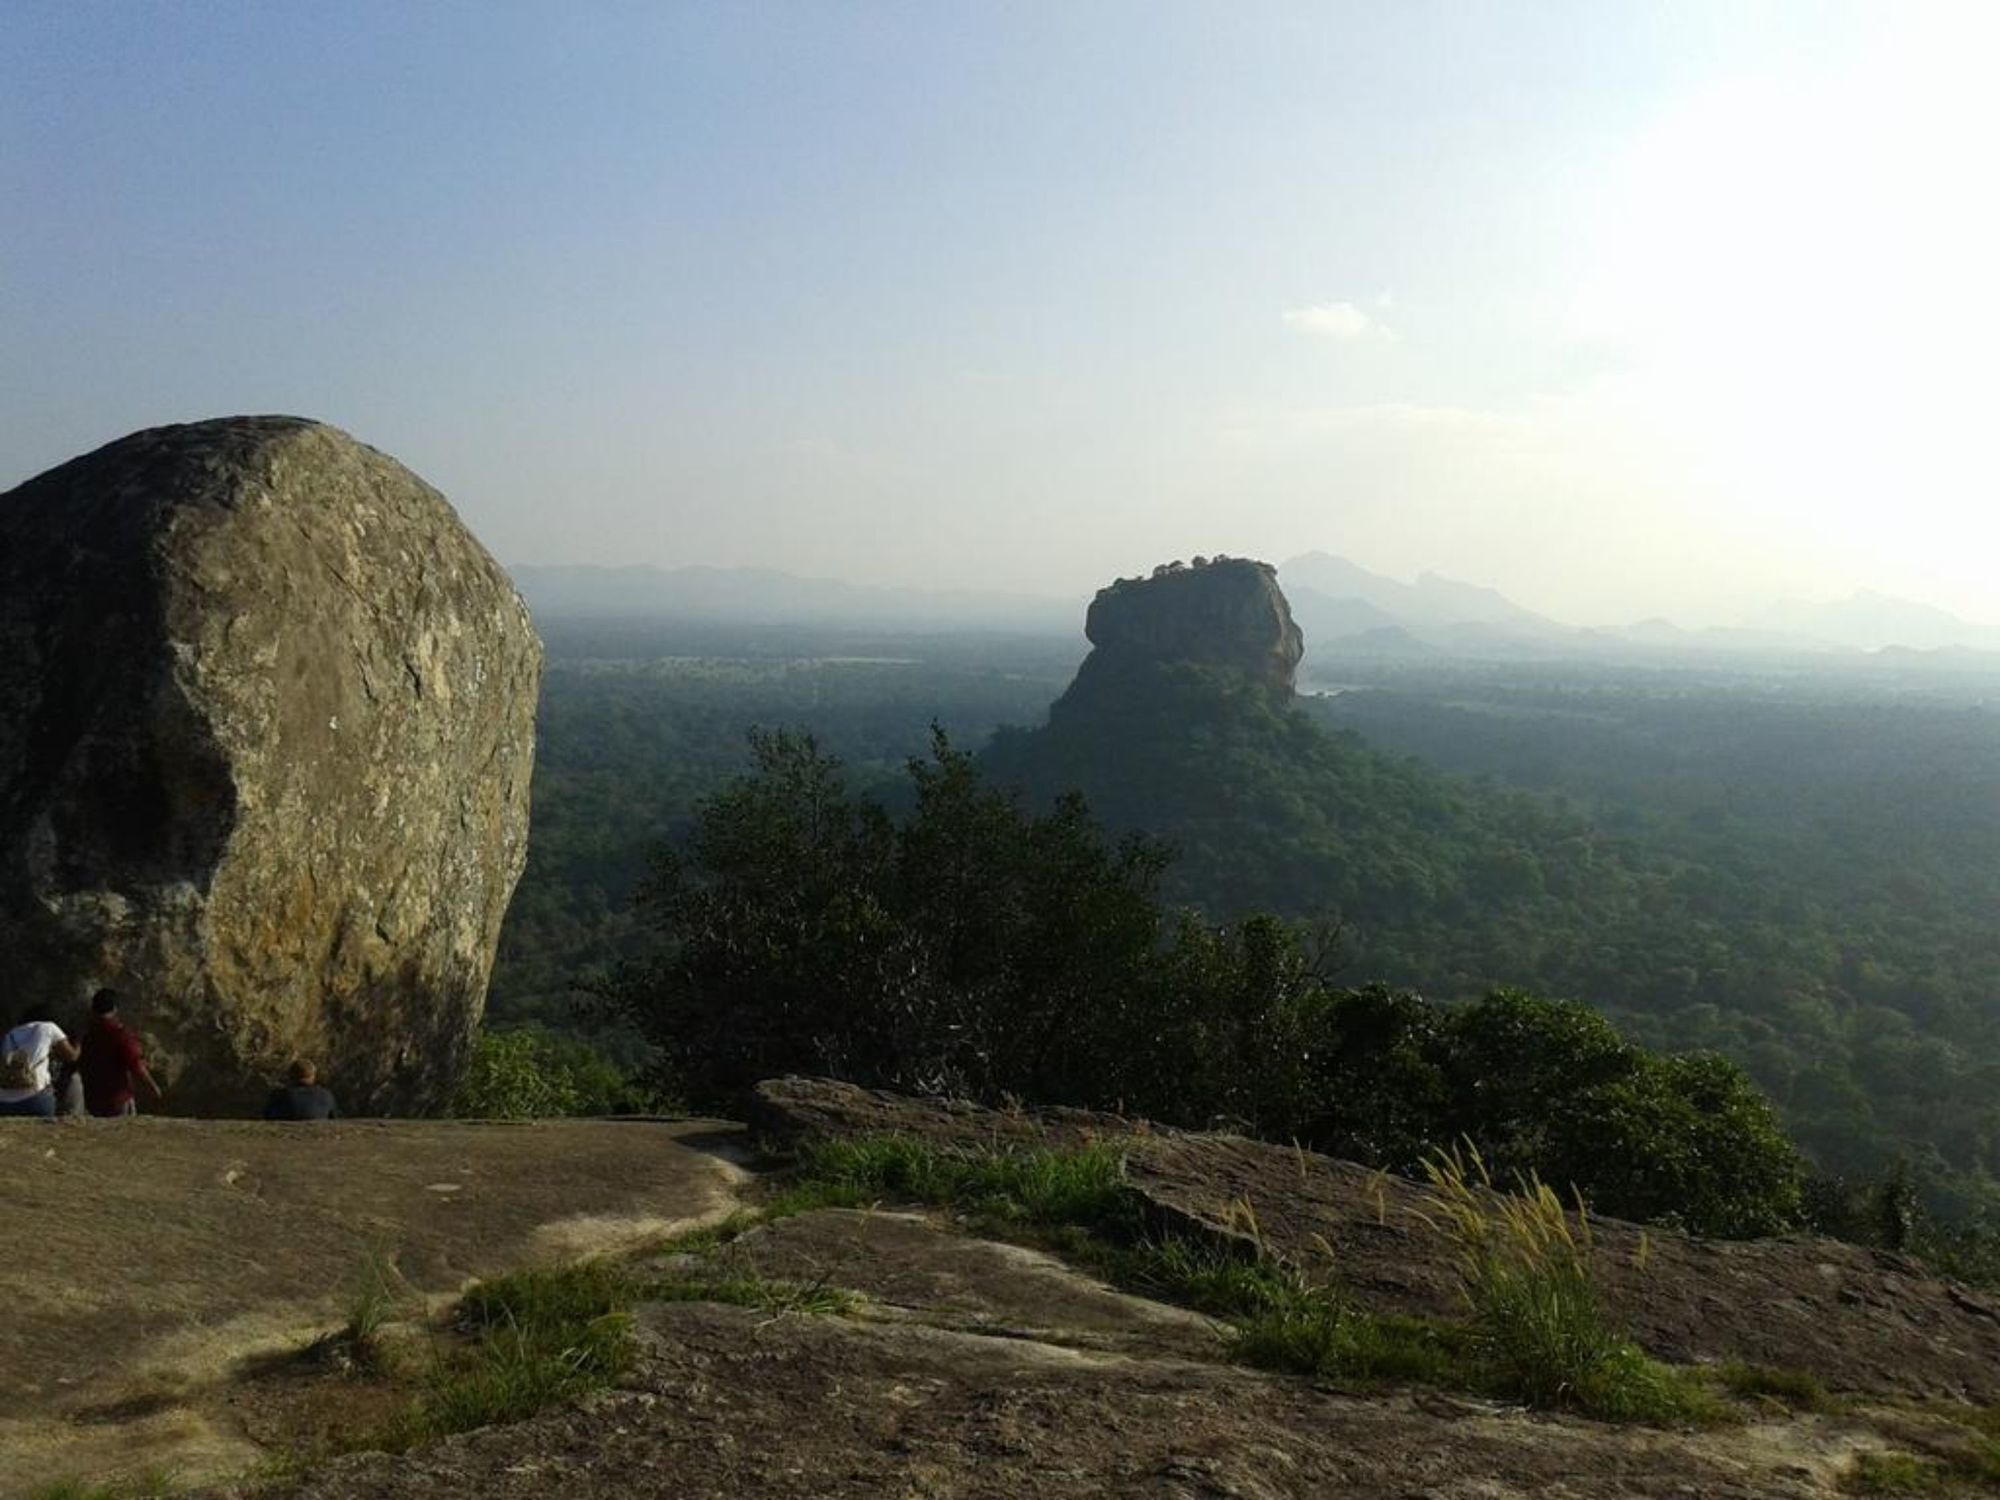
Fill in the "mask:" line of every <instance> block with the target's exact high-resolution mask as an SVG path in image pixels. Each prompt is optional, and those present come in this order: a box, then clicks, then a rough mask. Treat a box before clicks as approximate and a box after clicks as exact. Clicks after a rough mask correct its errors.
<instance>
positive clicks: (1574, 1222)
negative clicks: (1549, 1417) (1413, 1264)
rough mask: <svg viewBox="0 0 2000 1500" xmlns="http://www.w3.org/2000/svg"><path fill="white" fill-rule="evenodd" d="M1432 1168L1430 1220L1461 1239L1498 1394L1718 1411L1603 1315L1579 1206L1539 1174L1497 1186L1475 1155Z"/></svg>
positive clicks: (1610, 1412)
mask: <svg viewBox="0 0 2000 1500" xmlns="http://www.w3.org/2000/svg"><path fill="white" fill-rule="evenodd" d="M1425 1170H1426V1173H1427V1175H1428V1176H1429V1178H1430V1183H1431V1190H1432V1191H1431V1198H1430V1220H1429V1221H1430V1222H1431V1223H1432V1224H1433V1225H1435V1226H1437V1227H1440V1228H1442V1229H1443V1231H1444V1232H1445V1233H1446V1234H1447V1235H1449V1236H1450V1238H1451V1239H1452V1241H1453V1243H1454V1245H1455V1248H1456V1252H1457V1255H1456V1260H1457V1271H1458V1277H1459V1284H1460V1287H1461V1289H1462V1291H1463V1292H1464V1295H1465V1300H1466V1304H1467V1307H1468V1308H1469V1310H1470V1312H1471V1315H1472V1333H1473V1338H1474V1340H1475V1342H1476V1346H1477V1353H1478V1356H1479V1358H1480V1359H1481V1361H1482V1362H1483V1364H1484V1365H1485V1368H1486V1372H1487V1376H1488V1378H1489V1380H1490V1381H1491V1382H1492V1383H1493V1385H1494V1386H1495V1387H1496V1388H1497V1389H1498V1390H1499V1391H1501V1392H1502V1393H1503V1394H1505V1395H1508V1396H1511V1397H1512V1398H1514V1399H1516V1400H1519V1401H1522V1402H1525V1403H1526V1404H1528V1405H1530V1406H1537V1407H1574V1408H1576V1409H1577V1410H1580V1411H1584V1412H1587V1413H1589V1414H1591V1415H1593V1416H1600V1417H1604V1418H1607V1419H1610V1420H1613V1421H1678V1420H1686V1419H1689V1418H1694V1417H1703V1416H1708V1415H1711V1414H1713V1412H1714V1410H1715V1403H1714V1401H1713V1398H1712V1397H1707V1396H1706V1395H1705V1393H1704V1392H1703V1391H1702V1390H1701V1388H1700V1386H1699V1384H1698V1382H1696V1381H1695V1380H1694V1379H1693V1378H1692V1377H1690V1376H1689V1375H1687V1374H1686V1373H1685V1372H1679V1371H1674V1370H1669V1369H1668V1368H1666V1367H1665V1366H1663V1365H1659V1364H1656V1363H1654V1362H1653V1361H1651V1360H1649V1359H1647V1358H1646V1357H1645V1355H1644V1354H1643V1353H1641V1352H1640V1350H1639V1349H1638V1348H1637V1347H1636V1346H1635V1345H1633V1344H1632V1342H1631V1341H1630V1340H1629V1339H1627V1338H1626V1337H1624V1335H1622V1334H1621V1333H1619V1332H1618V1331H1617V1330H1616V1329H1614V1328H1613V1327H1612V1326H1611V1324H1610V1322H1609V1320H1608V1319H1607V1318H1606V1317H1605V1314H1604V1310H1603V1308H1602V1306H1601V1304H1600V1302H1599V1300H1598V1296H1597V1288H1596V1286H1595V1284H1594V1282H1593V1281H1592V1279H1591V1270H1590V1259H1591V1254H1592V1251H1593V1248H1594V1246H1593V1241H1592V1237H1591V1231H1590V1220H1589V1217H1588V1215H1586V1214H1585V1213H1584V1212H1583V1211H1582V1208H1581V1206H1579V1208H1578V1210H1577V1212H1576V1214H1575V1215H1574V1217H1573V1218H1572V1215H1571V1214H1570V1213H1569V1212H1568V1211H1566V1210H1565V1209H1564V1207H1563V1204H1562V1200H1561V1199H1560V1198H1558V1197H1557V1196H1556V1195H1555V1193H1554V1191H1553V1190H1552V1189H1551V1188H1550V1187H1549V1186H1548V1185H1547V1184H1546V1183H1543V1182H1540V1181H1538V1180H1536V1179H1535V1178H1533V1177H1529V1178H1528V1179H1526V1180H1525V1181H1524V1182H1523V1183H1522V1185H1521V1191H1520V1192H1517V1193H1497V1192H1495V1191H1494V1189H1493V1185H1492V1181H1491V1178H1490V1176H1489V1175H1488V1173H1487V1170H1486V1165H1485V1163H1484V1162H1483V1161H1482V1160H1481V1159H1480V1157H1479V1154H1478V1153H1477V1152H1476V1151H1470V1152H1460V1151H1457V1150H1453V1151H1450V1152H1446V1153H1441V1154H1438V1155H1435V1156H1433V1157H1431V1158H1430V1159H1429V1160H1428V1161H1427V1162H1426V1163H1425Z"/></svg>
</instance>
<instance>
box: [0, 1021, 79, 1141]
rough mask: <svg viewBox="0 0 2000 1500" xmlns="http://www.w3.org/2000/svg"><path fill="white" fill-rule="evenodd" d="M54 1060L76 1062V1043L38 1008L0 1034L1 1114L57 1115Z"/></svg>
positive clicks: (50, 1116) (2, 1115) (45, 1116)
mask: <svg viewBox="0 0 2000 1500" xmlns="http://www.w3.org/2000/svg"><path fill="white" fill-rule="evenodd" d="M55 1059H60V1060H61V1061H63V1062H75V1061H76V1059H77V1046H76V1043H75V1042H72V1041H71V1040H70V1039H69V1038H68V1037H67V1036H65V1035H64V1034H63V1029H62V1027H60V1026H58V1025H56V1023H55V1022H54V1021H52V1020H50V1019H49V1013H48V1012H47V1011H46V1010H43V1009H40V1008H39V1007H37V1008H35V1009H32V1010H30V1011H28V1012H27V1014H25V1015H23V1016H22V1017H21V1019H20V1021H19V1023H18V1024H16V1025H15V1027H14V1029H13V1030H12V1031H10V1032H8V1033H7V1034H6V1035H5V1036H0V1117H4V1116H8V1115H26V1116H30V1117H37V1118H41V1119H46V1120H53V1119H54V1118H55V1117H56V1091H55V1086H54V1085H55V1077H54V1070H53V1067H52V1061H53V1060H55Z"/></svg>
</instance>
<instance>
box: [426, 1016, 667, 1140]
mask: <svg viewBox="0 0 2000 1500" xmlns="http://www.w3.org/2000/svg"><path fill="white" fill-rule="evenodd" d="M657 1102H658V1101H657V1099H656V1098H655V1097H654V1095H653V1094H652V1093H651V1092H650V1091H649V1090H648V1089H647V1088H646V1087H645V1086H644V1085H643V1084H640V1083H639V1082H637V1081H636V1080H634V1079H632V1078H631V1077H629V1076H627V1074H626V1073H625V1072H624V1071H623V1070H622V1069H620V1068H618V1067H617V1066H615V1065H614V1064H613V1063H611V1062H610V1061H609V1060H607V1059H606V1058H605V1056H604V1054H603V1053H601V1052H599V1051H598V1050H597V1049H596V1048H595V1047H592V1046H591V1045H590V1044H589V1043H588V1042H586V1041H583V1040H582V1039H581V1038H578V1037H574V1036H566V1035H561V1034H558V1033H553V1032H549V1031H545V1030H543V1029H541V1028H540V1027H534V1026H522V1027H516V1028H513V1029H511V1030H505V1031H483V1032H481V1033H480V1034H479V1036H478V1037H477V1038H475V1039H474V1041H473V1047H472V1060H471V1062H470V1063H469V1064H468V1065H467V1067H466V1070H465V1076H464V1077H463V1078H461V1079H460V1080H459V1084H458V1091H457V1093H455V1094H454V1095H453V1096H452V1101H451V1112H452V1114H454V1115H456V1116H457V1117H458V1118H459V1119H461V1120H546V1119H554V1118H559V1117H562V1116H594V1115H626V1114H646V1113H649V1112H650V1111H651V1110H652V1109H653V1107H654V1106H655V1104H656V1103H657Z"/></svg>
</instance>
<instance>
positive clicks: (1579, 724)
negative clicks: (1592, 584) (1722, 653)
mask: <svg viewBox="0 0 2000 1500" xmlns="http://www.w3.org/2000/svg"><path fill="white" fill-rule="evenodd" d="M1996 699H2000V681H1996V680H1995V679H1993V678H1987V679H1984V680H1983V681H1981V680H1969V681H1963V682H1954V681H1952V680H1950V679H1946V680H1944V681H1943V682H1932V681H1930V680H1928V679H1925V680H1922V681H1910V680H1903V679H1895V678H1889V679H1887V680H1880V679H1877V678H1868V679H1857V678H1852V677H1849V678H1839V677H1831V676H1829V677H1826V678H1820V679H1805V680H1802V681H1794V680H1781V681H1777V682H1763V681H1742V680H1723V681H1714V682H1709V681H1704V680H1702V679H1699V678H1695V677H1692V676H1691V675H1689V674H1667V673H1658V674H1652V675H1650V676H1633V675H1622V674H1621V675H1615V676H1614V675H1611V674H1601V675H1596V676H1594V677H1593V676H1589V675H1580V674H1579V673H1577V672H1576V671H1575V670H1574V669H1564V670H1563V671H1562V672H1561V673H1557V672H1555V671H1553V670H1545V671H1543V672H1540V673H1530V672H1527V671H1525V670H1523V671H1514V672H1505V673H1502V672H1484V673H1475V672H1471V671H1467V670H1458V671H1453V672H1434V673H1428V674H1421V675H1417V676H1413V677H1412V676H1405V677H1401V678H1398V679H1394V680H1391V681H1388V682H1385V683H1384V684H1383V685H1381V686H1380V687H1378V688H1375V689H1373V690H1369V691H1360V692H1352V693H1347V694H1343V695H1342V696H1340V697H1339V698H1336V699H1333V700H1331V702H1329V703H1326V704H1324V705H1314V707H1315V709H1316V710H1317V716H1319V717H1321V718H1322V720H1323V721H1324V722H1326V723H1328V724H1330V725H1333V726H1339V727H1343V728H1348V729H1352V730H1354V731H1357V732H1359V733H1360V734H1361V735H1363V736H1365V737H1366V739H1367V741H1368V742H1369V743H1370V744H1372V745H1377V746H1380V747H1382V748H1384V749H1385V750H1389V751H1394V752H1401V753H1407V754H1410V755H1415V756H1421V757H1422V758H1423V760H1424V761H1425V762H1427V763H1429V764H1432V765H1437V766H1441V767H1443V768H1445V769H1447V770H1449V771H1453V772H1457V773H1460V774H1463V775H1467V776H1474V777H1484V778H1490V784H1491V788H1492V790H1491V791H1490V792H1489V794H1488V795H1493V796H1498V795H1502V794H1503V793H1502V792H1501V790H1500V789H1501V788H1503V787H1504V788H1508V789H1519V790H1521V791H1526V792H1529V793H1533V794H1535V795H1536V796H1537V797H1538V800H1540V801H1541V802H1543V803H1544V805H1554V804H1555V803H1557V802H1560V803H1561V804H1563V805H1566V806H1567V807H1568V808H1569V809H1570V816H1571V819H1572V821H1573V822H1574V823H1575V824H1577V825H1578V826H1584V825H1585V824H1586V820H1587V826H1589V827H1590V828H1591V829H1592V830H1593V832H1592V835H1591V843H1592V846H1593V852H1594V862H1595V864H1596V866H1597V868H1598V870H1599V875H1600V878H1601V879H1602V880H1603V881H1605V882H1606V885H1607V887H1609V888H1610V889H1612V890H1614V891H1622V899H1623V900H1624V901H1625V902H1626V905H1627V911H1626V914H1625V915H1623V916H1620V917H1618V918H1617V919H1616V920H1610V921H1600V922H1598V923H1595V924H1593V929H1591V930H1576V929H1575V924H1574V923H1573V922H1572V923H1565V922H1564V921H1563V914H1562V912H1561V911H1560V909H1555V910H1553V911H1552V912H1551V917H1550V919H1545V923H1544V930H1543V931H1541V932H1539V933H1538V934H1537V936H1536V938H1535V945H1536V946H1535V947H1534V948H1533V949H1532V950H1530V951H1526V952H1523V951H1521V949H1520V946H1519V944H1518V942H1516V943H1510V944H1505V945H1502V946H1496V947H1495V948H1493V949H1492V951H1491V958H1492V962H1493V963H1494V964H1496V965H1503V964H1504V965H1506V966H1508V967H1509V968H1510V969H1511V970H1512V972H1511V974H1510V975H1509V976H1508V977H1509V978H1510V979H1511V980H1512V981H1513V982H1518V983H1532V984H1534V985H1535V986H1537V987H1538V988H1543V989H1545V990H1550V991H1554V992H1558V993H1563V994H1573V995H1579V996H1584V997H1587V998H1589V999H1590V1000H1591V1001H1592V1002H1593V1003H1594V1004H1596V1005H1598V1006H1599V1007H1600V1008H1602V1009H1604V1010H1606V1011H1607V1012H1608V1013H1610V1014H1611V1015H1612V1016H1613V1017H1614V1019H1616V1020H1617V1022H1618V1023H1619V1025H1620V1026H1621V1027H1622V1028H1623V1029H1624V1030H1625V1031H1626V1032H1627V1033H1628V1034H1629V1035H1631V1036H1633V1037H1634V1039H1635V1040H1639V1041H1642V1042H1645V1043H1646V1044H1648V1045H1651V1046H1665V1045H1671V1046H1675V1047H1704V1048H1711V1049H1714V1050H1717V1051H1720V1052H1723V1053H1726V1054H1727V1055H1729V1056H1731V1057H1734V1058H1736V1059H1737V1060H1739V1061H1740V1062H1742V1063H1744V1065H1745V1066H1747V1067H1748V1068H1749V1069H1750V1071H1751V1074H1752V1076H1753V1077H1754V1078H1755V1079H1756V1080H1757V1082H1758V1084H1759V1085H1760V1086H1761V1087H1763V1088H1764V1089H1765V1091H1766V1092H1767V1093H1769V1094H1770V1095H1771V1097H1772V1098H1773V1099H1774V1100H1775V1101H1776V1102H1777V1104H1778V1106H1779V1108H1780V1109H1781V1110H1782V1111H1783V1113H1784V1116H1785V1119H1786V1122H1787V1124H1788V1125H1789V1127H1790V1128H1791V1130H1792V1131H1793V1133H1794V1134H1795V1135H1796V1136H1797V1137H1798V1138H1799V1139H1800V1140H1801V1141H1803V1142H1804V1143H1805V1145H1806V1146H1807V1147H1808V1149H1810V1150H1811V1151H1812V1152H1813V1154H1814V1155H1815V1156H1816V1157H1818V1158H1819V1159H1820V1160H1821V1161H1822V1162H1823V1163H1824V1164H1825V1165H1827V1166H1828V1167H1830V1168H1832V1169H1835V1170H1838V1171H1841V1172H1847V1173H1858V1174H1863V1175H1876V1174H1879V1173H1881V1172H1883V1171H1885V1170H1886V1169H1887V1168H1888V1167H1889V1166H1890V1165H1891V1163H1892V1162H1893V1161H1894V1160H1895V1159H1896V1158H1897V1157H1899V1156H1901V1157H1906V1158H1907V1159H1908V1161H1909V1164H1910V1167H1911V1171H1912V1175H1913V1176H1914V1178H1915V1180H1916V1182H1917V1184H1918V1186H1919V1188H1920V1190H1922V1191H1923V1192H1924V1193H1925V1195H1926V1196H1927V1197H1929V1198H1930V1199H1931V1201H1933V1202H1934V1203H1936V1204H1938V1205H1939V1206H1941V1207H1944V1208H1946V1209H1947V1210H1948V1211H1950V1212H1951V1213H1952V1214H1953V1216H1963V1215H1964V1214H1965V1213H1966V1212H1967V1211H1968V1210H1970V1209H1972V1208H1974V1207H1976V1206H1977V1204H1978V1202H1979V1201H1980V1200H1981V1199H1982V1198H1990V1196H1991V1187H1992V1179H1993V1178H1994V1177H1995V1175H1996V1174H2000V924H1996V923H1995V920H1994V913H1995V912H1996V911H2000V717H1996V714H1995V712H1994V709H1993V707H1992V706H1991V705H1992V704H1993V703H1994V702H1995V701H1996ZM1509 794H1511V793H1509ZM1494 936H1495V937H1496V938H1499V937H1502V936H1504V935H1503V934H1495V935H1494ZM1364 946H1365V947H1367V952H1366V957H1367V959H1368V972H1369V973H1370V974H1371V976H1373V975H1375V974H1381V975H1383V976H1385V977H1390V978H1395V979H1402V980H1407V981H1409V982H1412V983H1417V984H1421V985H1424V986H1426V987H1427V988H1429V989H1431V990H1432V991H1434V992H1439V993H1448V992H1449V990H1450V985H1449V981H1448V980H1447V981H1446V982H1444V983H1440V982H1439V978H1438V977H1435V976H1433V975H1430V974H1426V973H1424V972H1423V970H1424V968H1425V966H1426V964H1427V962H1428V961H1427V960H1426V959H1425V958H1424V957H1423V956H1422V955H1420V954H1405V953H1400V952H1397V951H1395V950H1394V949H1393V948H1392V949H1386V950H1384V949H1377V948H1374V947H1372V946H1367V945H1365V944H1364Z"/></svg>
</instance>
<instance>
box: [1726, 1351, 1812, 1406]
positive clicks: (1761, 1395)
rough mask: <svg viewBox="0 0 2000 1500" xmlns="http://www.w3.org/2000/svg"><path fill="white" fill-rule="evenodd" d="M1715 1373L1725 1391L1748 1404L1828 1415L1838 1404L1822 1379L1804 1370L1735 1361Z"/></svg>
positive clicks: (1730, 1361)
mask: <svg viewBox="0 0 2000 1500" xmlns="http://www.w3.org/2000/svg"><path fill="white" fill-rule="evenodd" d="M1713 1373H1714V1378H1715V1381H1716V1383H1717V1384H1718V1385H1720V1386H1721V1387H1722V1388H1723V1389H1724V1390H1725V1391H1727V1392H1729V1394H1730V1395H1732V1396H1740V1397H1742V1398H1744V1399H1746V1400H1752V1401H1754V1400H1759V1399H1764V1400H1771V1401H1778V1402H1782V1403H1783V1404H1784V1405H1786V1406H1789V1407H1791V1408H1792V1409H1793V1410H1794V1411H1828V1410H1830V1409H1831V1408H1832V1406H1833V1404H1834V1403H1833V1397H1831V1396H1830V1395H1828V1394H1827V1390H1826V1387H1825V1386H1823V1385H1821V1384H1820V1383H1819V1379H1818V1377H1817V1376H1814V1375H1809V1374H1807V1373H1806V1372H1805V1371H1804V1370H1779V1369H1774V1368H1772V1367H1771V1366H1770V1365H1752V1364H1745V1363H1744V1362H1743V1361H1741V1360H1735V1359H1732V1360H1729V1361H1728V1362H1727V1363H1725V1364H1721V1365H1718V1366H1716V1368H1715V1370H1714V1372H1713Z"/></svg>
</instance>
